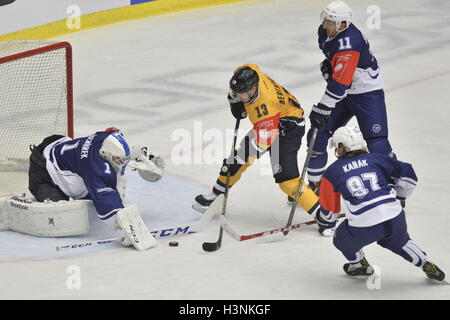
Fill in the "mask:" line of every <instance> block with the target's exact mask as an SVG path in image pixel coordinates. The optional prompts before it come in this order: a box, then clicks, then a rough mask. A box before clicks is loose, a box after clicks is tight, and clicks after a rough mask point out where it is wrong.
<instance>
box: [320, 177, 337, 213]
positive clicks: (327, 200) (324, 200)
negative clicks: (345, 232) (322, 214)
mask: <svg viewBox="0 0 450 320" xmlns="http://www.w3.org/2000/svg"><path fill="white" fill-rule="evenodd" d="M319 190H320V196H319V202H320V206H321V207H322V208H324V209H325V210H328V211H331V212H334V213H339V212H340V211H341V194H340V193H339V192H335V191H334V187H333V185H332V184H331V182H330V181H329V180H328V179H327V178H325V177H322V179H321V182H320V188H319Z"/></svg>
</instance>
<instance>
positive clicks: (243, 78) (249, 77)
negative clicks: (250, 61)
mask: <svg viewBox="0 0 450 320" xmlns="http://www.w3.org/2000/svg"><path fill="white" fill-rule="evenodd" d="M258 82H259V77H258V73H256V71H255V70H253V69H252V68H250V67H248V66H245V67H242V68H239V69H237V70H236V71H235V72H234V74H233V77H231V80H230V89H231V90H232V91H234V92H236V93H242V92H247V91H249V90H250V89H251V88H252V87H253V86H255V85H258Z"/></svg>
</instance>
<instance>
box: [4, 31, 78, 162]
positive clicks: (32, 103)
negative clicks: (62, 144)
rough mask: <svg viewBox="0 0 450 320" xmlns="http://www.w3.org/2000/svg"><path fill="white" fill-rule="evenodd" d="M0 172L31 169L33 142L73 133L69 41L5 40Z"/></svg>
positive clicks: (37, 142) (36, 142)
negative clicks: (53, 135) (51, 136)
mask: <svg viewBox="0 0 450 320" xmlns="http://www.w3.org/2000/svg"><path fill="white" fill-rule="evenodd" d="M0 106H1V111H0V131H1V132H0V136H1V147H0V171H16V170H27V169H28V158H29V156H30V149H29V146H30V145H31V144H39V143H40V142H41V141H42V140H43V139H44V138H45V137H47V136H49V135H52V134H61V135H68V136H71V137H73V95H72V49H71V46H70V44H69V43H68V42H55V41H32V40H29V41H28V40H27V41H10V42H0Z"/></svg>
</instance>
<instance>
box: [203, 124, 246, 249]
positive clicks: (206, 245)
mask: <svg viewBox="0 0 450 320" xmlns="http://www.w3.org/2000/svg"><path fill="white" fill-rule="evenodd" d="M240 122H241V119H237V120H236V125H235V126H234V136H233V145H232V149H231V153H232V154H233V155H234V154H235V152H236V151H235V150H236V141H237V135H238V129H239V123H240ZM233 161H234V157H233ZM230 176H231V174H230V170H228V171H227V179H226V181H225V193H224V197H223V205H222V211H221V212H220V214H221V216H222V217H223V216H225V211H226V209H227V200H228V190H229V189H230ZM222 237H223V228H222V225H221V226H220V231H219V238H218V239H217V241H216V242H203V244H202V248H203V250H204V251H206V252H213V251H217V250H219V249H220V247H221V246H222Z"/></svg>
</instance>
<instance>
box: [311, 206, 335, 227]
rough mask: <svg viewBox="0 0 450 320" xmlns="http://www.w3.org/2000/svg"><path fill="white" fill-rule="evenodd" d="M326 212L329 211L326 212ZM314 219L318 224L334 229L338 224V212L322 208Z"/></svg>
mask: <svg viewBox="0 0 450 320" xmlns="http://www.w3.org/2000/svg"><path fill="white" fill-rule="evenodd" d="M325 212H327V213H326V214H325ZM314 219H315V220H316V221H317V224H318V225H319V227H321V228H322V229H332V228H334V227H335V226H336V222H337V214H334V213H333V212H328V211H325V210H323V209H322V208H320V209H319V210H317V211H316V216H315V217H314Z"/></svg>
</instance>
